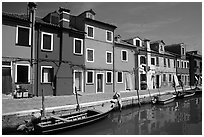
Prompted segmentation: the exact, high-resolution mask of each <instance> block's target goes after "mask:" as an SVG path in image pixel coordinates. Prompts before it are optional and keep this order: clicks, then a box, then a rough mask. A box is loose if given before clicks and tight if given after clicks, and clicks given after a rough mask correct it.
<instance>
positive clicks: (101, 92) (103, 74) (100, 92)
mask: <svg viewBox="0 0 204 137" xmlns="http://www.w3.org/2000/svg"><path fill="white" fill-rule="evenodd" d="M99 74H102V75H103V79H102V81H103V86H102V87H103V90H102V92H97V86H98V82H97V80H98V79H97V76H98V75H99ZM104 79H105V78H104V73H96V93H104V88H105V81H104Z"/></svg>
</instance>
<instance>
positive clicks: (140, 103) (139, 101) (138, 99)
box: [137, 89, 141, 106]
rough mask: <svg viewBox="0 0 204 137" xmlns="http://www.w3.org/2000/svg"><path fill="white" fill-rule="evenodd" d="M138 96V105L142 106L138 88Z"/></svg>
mask: <svg viewBox="0 0 204 137" xmlns="http://www.w3.org/2000/svg"><path fill="white" fill-rule="evenodd" d="M137 98H138V105H139V106H141V103H140V97H139V92H138V89H137Z"/></svg>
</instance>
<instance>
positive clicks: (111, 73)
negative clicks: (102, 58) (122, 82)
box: [106, 71, 113, 84]
mask: <svg viewBox="0 0 204 137" xmlns="http://www.w3.org/2000/svg"><path fill="white" fill-rule="evenodd" d="M108 73H111V82H108V81H107V80H108ZM112 83H113V72H112V71H106V84H112Z"/></svg>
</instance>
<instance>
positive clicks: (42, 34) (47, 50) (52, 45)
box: [41, 32, 53, 51]
mask: <svg viewBox="0 0 204 137" xmlns="http://www.w3.org/2000/svg"><path fill="white" fill-rule="evenodd" d="M44 34H46V35H50V36H51V45H50V46H51V49H50V50H48V49H43V35H44ZM41 50H42V51H53V34H52V33H48V32H42V33H41Z"/></svg>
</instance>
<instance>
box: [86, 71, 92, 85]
mask: <svg viewBox="0 0 204 137" xmlns="http://www.w3.org/2000/svg"><path fill="white" fill-rule="evenodd" d="M88 72H92V74H93V75H92V83H88ZM86 84H94V71H93V70H87V71H86Z"/></svg>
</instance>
